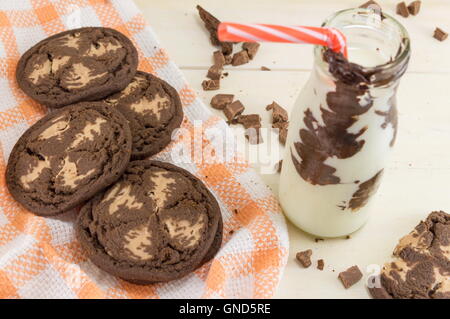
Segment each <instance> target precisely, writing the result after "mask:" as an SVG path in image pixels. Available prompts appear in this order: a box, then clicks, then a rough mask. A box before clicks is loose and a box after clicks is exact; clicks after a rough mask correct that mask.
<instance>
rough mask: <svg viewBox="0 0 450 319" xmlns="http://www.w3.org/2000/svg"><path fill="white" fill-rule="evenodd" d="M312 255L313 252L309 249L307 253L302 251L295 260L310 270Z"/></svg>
mask: <svg viewBox="0 0 450 319" xmlns="http://www.w3.org/2000/svg"><path fill="white" fill-rule="evenodd" d="M311 255H312V250H311V249H308V250H305V251H300V252H298V253H297V254H296V255H295V258H296V259H297V260H298V261H299V263H300V264H301V265H302V266H303V267H304V268H308V267H309V266H311Z"/></svg>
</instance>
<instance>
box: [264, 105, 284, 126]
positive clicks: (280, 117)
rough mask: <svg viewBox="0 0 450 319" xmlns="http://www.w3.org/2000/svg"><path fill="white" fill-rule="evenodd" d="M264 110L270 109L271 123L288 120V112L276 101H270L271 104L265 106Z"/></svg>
mask: <svg viewBox="0 0 450 319" xmlns="http://www.w3.org/2000/svg"><path fill="white" fill-rule="evenodd" d="M266 110H267V111H270V110H272V123H277V122H287V121H288V113H287V112H286V110H285V109H284V108H282V107H281V106H280V105H279V104H278V103H276V102H272V104H269V105H267V106H266Z"/></svg>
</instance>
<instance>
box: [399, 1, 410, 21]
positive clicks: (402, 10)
mask: <svg viewBox="0 0 450 319" xmlns="http://www.w3.org/2000/svg"><path fill="white" fill-rule="evenodd" d="M397 14H398V15H401V16H402V17H404V18H407V17H408V16H409V11H408V7H407V6H406V3H405V2H404V1H403V2H400V3H399V4H397Z"/></svg>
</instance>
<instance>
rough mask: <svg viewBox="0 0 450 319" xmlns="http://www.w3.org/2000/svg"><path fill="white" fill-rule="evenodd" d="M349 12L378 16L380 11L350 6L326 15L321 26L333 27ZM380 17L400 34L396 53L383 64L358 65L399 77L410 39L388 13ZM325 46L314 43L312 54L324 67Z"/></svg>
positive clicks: (406, 57)
mask: <svg viewBox="0 0 450 319" xmlns="http://www.w3.org/2000/svg"><path fill="white" fill-rule="evenodd" d="M350 14H355V15H358V16H367V17H369V16H371V17H373V15H374V14H377V15H379V16H380V13H376V12H375V11H374V10H373V9H370V8H351V9H345V10H341V11H338V12H336V13H334V14H333V15H331V16H330V17H328V18H327V19H326V20H325V21H324V22H323V24H322V26H323V27H335V26H334V24H333V22H335V21H336V20H337V19H338V18H340V17H342V16H346V15H350ZM380 19H382V20H387V21H388V22H389V23H390V24H391V25H393V26H394V27H395V28H396V29H397V31H398V34H399V35H400V36H401V41H400V43H399V49H398V50H397V53H396V55H395V57H393V58H392V59H391V60H389V61H388V62H386V63H384V64H380V65H376V66H372V67H367V66H363V65H360V67H361V68H362V70H363V71H365V72H367V73H371V74H387V73H392V72H395V73H396V76H395V78H399V77H400V76H402V75H403V73H404V72H405V71H406V67H407V65H408V61H409V57H410V55H411V41H410V37H409V34H408V31H407V30H406V29H405V27H404V26H403V25H402V24H401V23H400V22H398V20H396V19H395V18H393V17H392V16H390V15H389V14H386V13H384V12H383V13H382V18H381V16H380ZM325 49H326V48H325V47H324V46H320V45H316V46H314V56H315V60H316V63H319V64H321V65H323V66H324V67H325V66H326V65H328V64H327V63H326V62H325V61H323V52H324V50H325Z"/></svg>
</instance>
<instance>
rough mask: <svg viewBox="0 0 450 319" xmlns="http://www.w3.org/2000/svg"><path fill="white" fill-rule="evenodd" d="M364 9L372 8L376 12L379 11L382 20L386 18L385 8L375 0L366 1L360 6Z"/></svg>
mask: <svg viewBox="0 0 450 319" xmlns="http://www.w3.org/2000/svg"><path fill="white" fill-rule="evenodd" d="M359 7H360V8H363V9H372V10H373V11H374V12H376V13H378V14H379V15H380V16H381V20H383V19H385V18H386V17H385V15H384V14H383V10H382V9H381V6H380V5H379V4H378V3H376V2H375V1H367V2H366V3H364V4H362V5H360V6H359Z"/></svg>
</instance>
